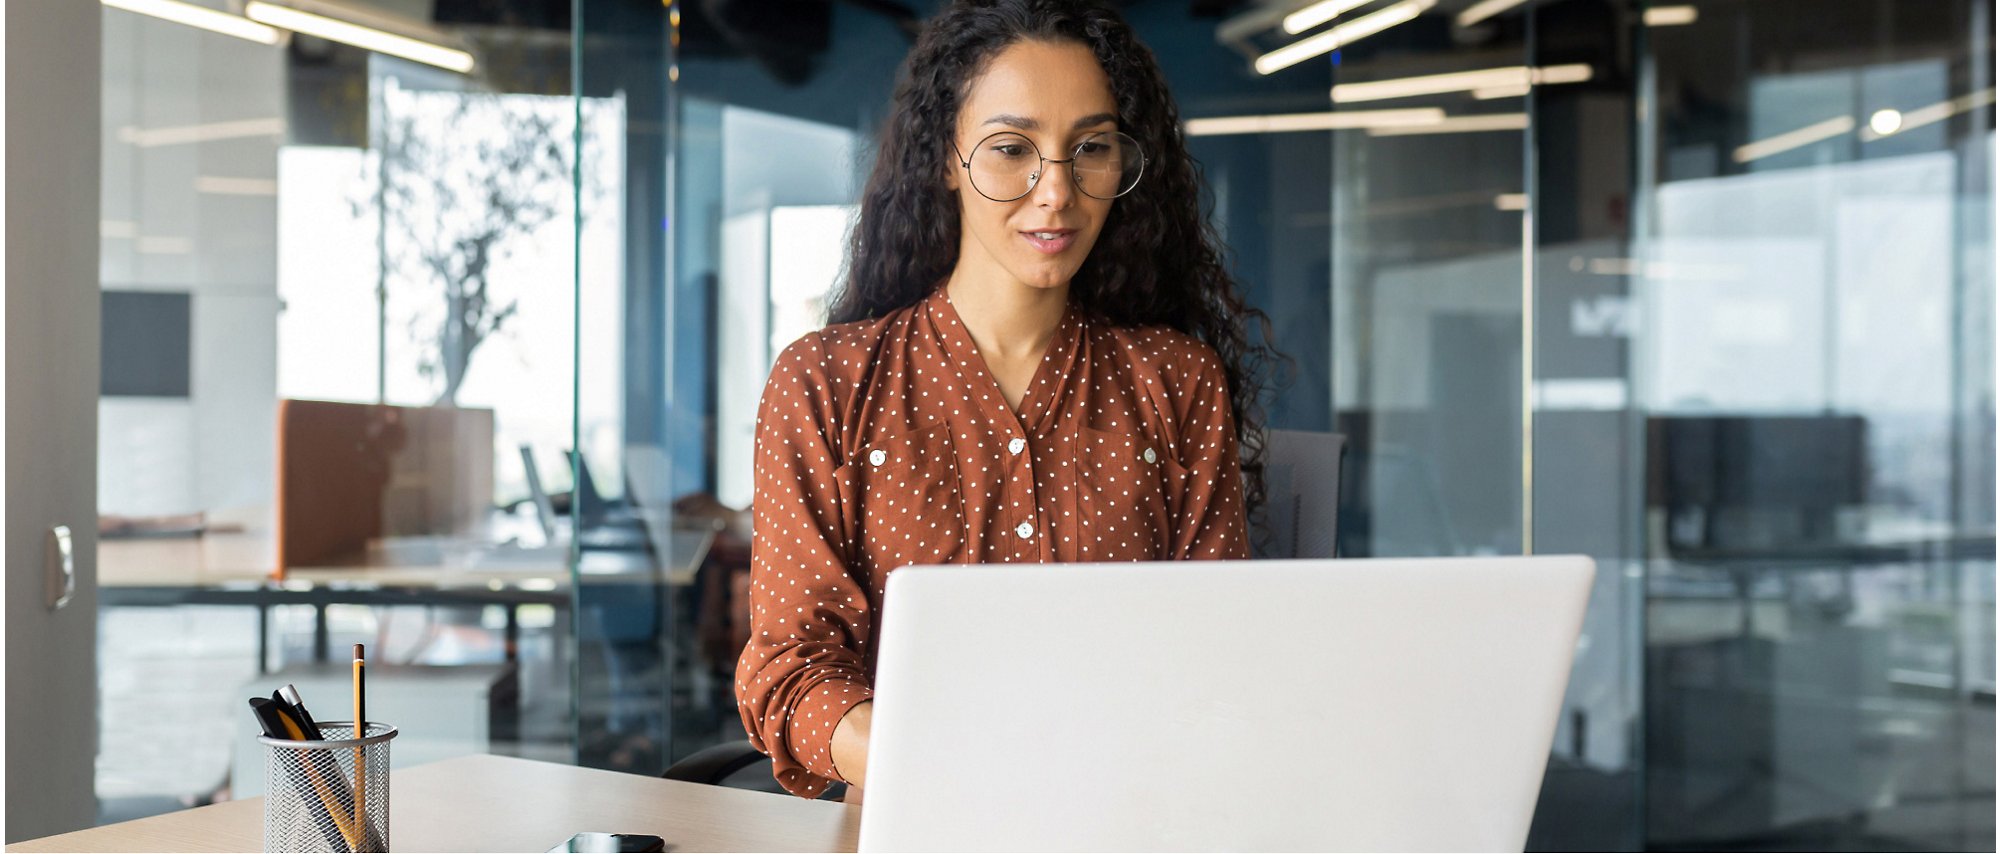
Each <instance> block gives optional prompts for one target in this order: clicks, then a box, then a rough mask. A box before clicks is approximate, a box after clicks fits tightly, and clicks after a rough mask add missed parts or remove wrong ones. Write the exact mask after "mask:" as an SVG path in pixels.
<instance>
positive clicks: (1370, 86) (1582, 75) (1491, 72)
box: [1333, 63, 1591, 104]
mask: <svg viewBox="0 0 2000 854" xmlns="http://www.w3.org/2000/svg"><path fill="white" fill-rule="evenodd" d="M1590 76H1591V70H1590V66H1589V65H1588V64H1585V63H1573V64H1570V65H1550V66H1546V67H1543V68H1529V67H1527V66H1524V65H1516V66H1512V67H1508V68H1486V69H1481V70H1479V71H1454V72H1451V73H1449V74H1428V75H1425V76H1422V77H1399V78H1396V79H1394V80H1374V81H1370V82H1367V83H1342V84H1340V85H1338V86H1335V87H1333V101H1334V103H1336V104H1347V103H1353V102H1355V101H1381V100H1386V99H1389V98H1410V97H1415V96H1417V95H1437V94H1442V93H1445V92H1474V93H1476V92H1479V91H1481V90H1487V91H1488V97H1496V98H1498V97H1506V96H1507V94H1526V89H1527V87H1528V86H1531V85H1535V84H1549V83H1581V82H1583V81H1585V80H1589V79H1590ZM1494 90H1499V91H1500V92H1501V93H1502V94H1493V92H1494ZM1513 90H1520V91H1519V92H1515V91H1513Z"/></svg>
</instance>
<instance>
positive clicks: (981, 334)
mask: <svg viewBox="0 0 2000 854" xmlns="http://www.w3.org/2000/svg"><path fill="white" fill-rule="evenodd" d="M945 293H946V294H948V295H949V296H950V297H951V304H952V307H953V308H955V309H957V310H958V317H959V319H960V320H962V321H964V323H965V331H966V333H967V334H970V335H971V336H972V343H974V344H976V345H978V346H979V352H981V353H983V354H986V356H987V357H988V358H989V359H990V358H994V357H998V358H1001V359H1035V358H1040V357H1041V355H1042V353H1043V351H1045V350H1046V349H1047V348H1048V344H1049V339H1051V338H1054V337H1055V334H1056V326H1057V325H1058V324H1061V323H1062V319H1063V311H1064V309H1065V308H1066V307H1067V306H1068V305H1069V285H1067V284H1064V285H1060V286H1057V287H1052V288H1036V287H1030V286H1028V285H1024V284H1021V283H1020V282H1017V281H1014V280H1013V278H1012V277H1011V276H1007V275H1005V274H1002V275H998V276H980V275H976V274H974V273H973V272H972V271H970V270H967V269H966V267H965V265H960V266H959V267H958V268H957V269H954V270H952V273H951V278H950V279H948V280H947V281H946V282H945Z"/></svg>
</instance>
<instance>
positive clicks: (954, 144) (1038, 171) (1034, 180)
mask: <svg viewBox="0 0 2000 854" xmlns="http://www.w3.org/2000/svg"><path fill="white" fill-rule="evenodd" d="M1114 133H1115V134H1119V135H1121V136H1123V137H1125V138H1126V139H1129V140H1132V149H1133V150H1134V151H1137V152H1139V174H1137V175H1134V176H1133V177H1132V186H1131V187H1126V188H1125V189H1123V190H1120V191H1118V194H1117V195H1114V196H1111V197H1109V198H1106V197H1104V196H1098V195H1093V194H1092V193H1091V192H1090V191H1089V190H1086V189H1084V188H1083V180H1082V179H1080V178H1078V177H1076V158H1077V154H1076V149H1078V148H1082V147H1083V144H1084V143H1086V142H1089V141H1091V140H1092V139H1095V138H1097V137H1100V136H1104V135H1106V134H1114ZM1008 134H1013V135H1014V136H1018V137H1020V138H1021V139H1022V140H1024V141H1026V142H1027V143H1028V145H1029V146H1030V147H1032V148H1034V149H1035V158H1036V159H1038V160H1040V161H1041V162H1040V163H1038V164H1036V165H1035V171H1033V172H1030V173H1028V189H1026V190H1023V191H1021V194H1020V195H1018V196H1015V197H1013V198H1011V199H996V198H993V197H992V196H988V195H986V191H985V190H982V189H979V182H978V181H974V180H972V159H971V158H969V157H966V156H965V152H964V150H962V149H960V148H959V147H958V140H956V139H954V140H952V141H951V151H952V154H953V155H955V156H956V157H957V158H958V166H959V168H961V169H964V170H965V180H966V183H968V184H971V185H972V191H973V192H975V193H978V194H979V195H981V196H985V198H986V199H987V200H988V201H994V202H1001V203H1006V202H1018V201H1020V200H1022V199H1025V198H1027V197H1028V195H1029V194H1031V193H1033V192H1035V185H1037V184H1039V183H1041V180H1042V172H1044V171H1045V170H1047V169H1048V168H1049V164H1051V163H1061V164H1064V165H1067V166H1068V167H1069V182H1070V183H1071V184H1074V185H1076V191H1077V192H1079V193H1082V194H1084V195H1086V196H1090V197H1091V198H1093V199H1096V200H1098V201H1100V202H1108V201H1111V200H1112V199H1116V198H1118V197H1119V196H1123V195H1125V194H1126V193H1129V192H1132V190H1133V188H1135V187H1138V186H1139V179H1140V178H1144V177H1146V164H1147V163H1150V162H1152V158H1151V157H1148V156H1146V150H1145V149H1144V148H1141V147H1140V146H1139V138H1138V137H1135V136H1133V135H1131V134H1129V133H1126V132H1124V131H1121V130H1100V131H1094V132H1092V133H1091V134H1090V135H1089V136H1086V137H1084V138H1083V139H1082V140H1080V141H1078V142H1077V144H1076V146H1075V147H1074V148H1071V149H1070V154H1069V159H1067V160H1050V159H1049V158H1047V157H1043V156H1042V147H1041V146H1039V145H1036V144H1035V141H1034V140H1032V139H1029V138H1028V135H1027V134H1024V133H1021V132H1020V131H1012V130H998V131H994V132H992V133H989V134H987V135H985V136H983V137H980V138H979V142H978V143H977V144H975V145H974V146H973V148H974V149H975V150H976V149H978V148H979V146H982V145H985V144H986V141H987V140H990V139H992V138H994V137H996V136H1006V135H1008Z"/></svg>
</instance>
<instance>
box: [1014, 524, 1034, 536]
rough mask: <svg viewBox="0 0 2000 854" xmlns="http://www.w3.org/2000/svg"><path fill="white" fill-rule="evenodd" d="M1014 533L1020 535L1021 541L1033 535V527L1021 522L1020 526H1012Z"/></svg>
mask: <svg viewBox="0 0 2000 854" xmlns="http://www.w3.org/2000/svg"><path fill="white" fill-rule="evenodd" d="M1014 533H1016V534H1020V535H1021V539H1024V540H1025V539H1027V538H1029V537H1032V536H1034V535H1035V526H1034V525H1032V524H1029V523H1027V522H1022V523H1021V524H1019V525H1015V526H1014Z"/></svg>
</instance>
